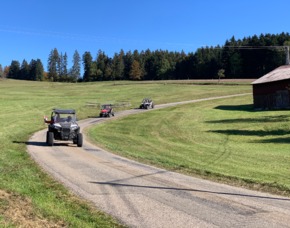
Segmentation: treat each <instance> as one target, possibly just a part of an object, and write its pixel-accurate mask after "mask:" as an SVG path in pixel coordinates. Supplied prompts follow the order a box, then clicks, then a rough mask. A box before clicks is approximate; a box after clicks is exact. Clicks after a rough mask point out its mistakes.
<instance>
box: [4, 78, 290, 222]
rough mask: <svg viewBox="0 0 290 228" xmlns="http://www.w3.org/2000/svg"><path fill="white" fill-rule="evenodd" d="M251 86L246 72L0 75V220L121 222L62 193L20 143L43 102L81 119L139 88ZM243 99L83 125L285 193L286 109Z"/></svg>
mask: <svg viewBox="0 0 290 228" xmlns="http://www.w3.org/2000/svg"><path fill="white" fill-rule="evenodd" d="M251 91H252V88H251V85H250V83H249V82H226V83H220V84H217V83H215V82H214V81H212V82H211V81H209V82H202V81H198V82H195V81H157V82H154V81H151V82H127V81H115V82H95V83H77V84H69V83H49V82H28V81H15V80H0V107H1V111H0V124H1V128H0V141H1V144H0V171H1V175H0V226H5V227H15V226H19V225H20V224H22V225H23V224H24V225H25V223H26V225H31V226H34V227H37V226H38V227H63V226H68V227H121V226H122V225H120V224H118V222H117V221H115V220H114V219H113V218H110V217H109V216H108V215H106V214H104V213H102V212H100V211H97V210H96V209H95V208H94V207H92V206H91V205H90V204H89V203H87V202H84V201H83V200H82V199H79V198H78V197H76V196H75V195H73V194H71V193H70V192H69V191H68V190H67V189H65V188H64V187H63V186H62V185H61V184H60V183H58V182H57V181H55V180H53V179H52V178H51V177H50V176H49V175H47V174H46V173H44V172H43V171H42V169H41V168H40V167H39V166H38V165H37V164H36V163H35V162H34V161H33V160H32V159H31V158H30V156H29V155H28V153H27V152H26V142H27V140H28V139H29V137H30V136H31V135H32V134H33V133H34V132H36V131H38V130H41V129H43V128H46V125H45V124H44V123H43V116H44V115H46V116H49V115H50V112H51V109H52V108H74V109H76V110H77V112H78V118H79V119H84V118H88V117H97V116H98V113H99V105H100V104H102V103H112V104H115V105H116V109H117V110H116V111H121V110H124V109H132V108H136V107H138V106H139V104H140V102H141V100H142V99H143V98H144V97H151V98H152V99H153V100H154V102H155V104H163V103H170V102H176V101H185V100H193V99H199V98H206V97H214V96H223V95H230V94H237V93H251ZM124 104H126V105H124ZM251 104H252V96H251V95H246V96H243V97H235V98H228V99H221V100H214V101H204V102H200V103H194V104H188V105H180V106H176V107H171V108H166V109H162V110H153V111H150V112H145V113H141V114H138V115H132V116H128V117H125V118H118V119H117V118H116V121H114V120H113V119H112V120H113V121H109V122H107V123H103V124H101V125H99V126H95V127H93V128H91V129H88V131H87V133H88V134H89V136H90V137H91V139H92V140H95V142H96V143H97V144H98V145H101V146H102V147H105V148H107V149H109V150H110V151H112V152H114V153H118V154H121V155H123V156H126V157H129V158H132V159H136V160H139V161H142V162H144V163H148V164H154V165H156V166H159V167H164V168H166V169H169V170H174V171H177V172H182V173H186V174H188V175H195V176H196V175H197V176H201V177H203V178H208V179H213V180H217V181H223V182H227V183H230V184H237V185H244V186H247V187H251V188H259V189H261V190H266V191H268V190H271V191H272V192H273V191H274V192H277V193H279V194H288V195H289V192H290V191H289V189H290V181H289V174H290V170H289V167H287V164H289V138H290V137H289V127H288V126H289V124H288V123H289V111H268V112H255V111H253V109H252V106H251ZM122 105H124V106H122ZM108 129H110V130H109V131H110V135H107V134H105V132H108ZM43 140H45V139H43ZM120 142H122V143H120ZM124 142H126V143H124ZM11 210H12V211H11Z"/></svg>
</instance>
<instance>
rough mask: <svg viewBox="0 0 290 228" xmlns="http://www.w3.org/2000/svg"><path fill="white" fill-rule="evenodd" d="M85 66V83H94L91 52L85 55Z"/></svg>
mask: <svg viewBox="0 0 290 228" xmlns="http://www.w3.org/2000/svg"><path fill="white" fill-rule="evenodd" d="M83 65H84V76H83V80H84V81H85V82H90V81H93V74H92V65H93V58H92V55H91V53H90V52H85V53H84V54H83Z"/></svg>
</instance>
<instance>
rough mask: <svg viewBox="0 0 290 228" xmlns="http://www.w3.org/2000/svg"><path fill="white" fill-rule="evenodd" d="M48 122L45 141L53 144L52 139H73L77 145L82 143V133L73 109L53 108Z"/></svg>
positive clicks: (49, 144)
mask: <svg viewBox="0 0 290 228" xmlns="http://www.w3.org/2000/svg"><path fill="white" fill-rule="evenodd" d="M44 121H45V123H48V124H49V125H48V131H47V134H46V143H47V145H48V146H53V143H54V140H62V141H73V143H74V144H76V145H77V146H78V147H82V145H83V135H82V134H81V133H80V127H79V125H78V124H77V121H76V112H75V110H73V109H53V110H52V113H51V120H50V121H48V120H47V119H45V120H44Z"/></svg>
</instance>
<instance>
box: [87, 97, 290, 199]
mask: <svg viewBox="0 0 290 228" xmlns="http://www.w3.org/2000/svg"><path fill="white" fill-rule="evenodd" d="M251 104H252V98H251V96H250V95H249V96H244V97H236V98H229V99H222V100H215V101H206V102H201V103H195V104H189V105H182V106H178V107H173V108H168V109H164V110H156V111H152V112H148V113H143V114H139V115H135V116H130V117H126V118H124V119H122V120H118V121H110V122H109V123H104V124H102V125H100V126H96V127H94V128H92V129H90V132H89V133H90V135H91V137H92V138H94V139H95V141H96V142H97V143H100V144H102V145H104V146H105V147H106V148H108V149H109V150H111V151H114V152H115V153H119V154H121V155H123V156H127V157H130V158H133V159H136V160H139V161H142V162H146V163H149V164H154V165H157V166H160V167H164V168H166V169H170V170H175V171H179V172H183V173H187V174H191V175H199V176H202V177H207V178H210V179H214V180H219V181H225V182H227V183H230V184H237V185H244V186H248V187H250V188H255V189H260V190H265V191H271V192H275V193H279V194H285V195H288V196H289V195H290V179H289V175H290V169H289V161H290V153H289V151H290V144H289V142H290V126H289V120H290V115H289V111H265V112H261V111H256V112H255V111H253V108H252V105H251ZM108 131H109V132H110V135H108V134H106V133H105V132H108ZM119 142H122V143H119Z"/></svg>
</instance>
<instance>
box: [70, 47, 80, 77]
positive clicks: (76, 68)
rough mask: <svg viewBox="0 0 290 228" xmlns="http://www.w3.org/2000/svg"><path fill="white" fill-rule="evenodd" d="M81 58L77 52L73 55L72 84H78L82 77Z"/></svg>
mask: <svg viewBox="0 0 290 228" xmlns="http://www.w3.org/2000/svg"><path fill="white" fill-rule="evenodd" d="M80 64H81V57H80V55H79V53H78V51H77V50H75V52H74V55H73V65H72V68H71V70H70V78H71V81H72V82H76V81H77V80H78V79H79V78H80V76H81V65H80Z"/></svg>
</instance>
